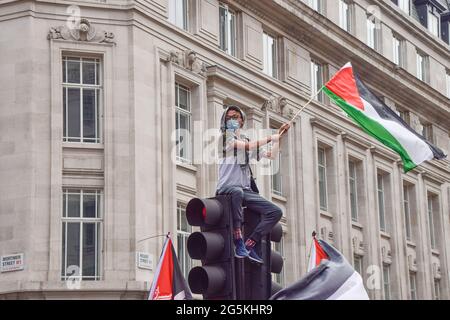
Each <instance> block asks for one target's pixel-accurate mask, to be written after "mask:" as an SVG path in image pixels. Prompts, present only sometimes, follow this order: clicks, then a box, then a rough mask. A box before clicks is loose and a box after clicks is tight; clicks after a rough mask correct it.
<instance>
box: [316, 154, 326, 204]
mask: <svg viewBox="0 0 450 320" xmlns="http://www.w3.org/2000/svg"><path fill="white" fill-rule="evenodd" d="M321 152H323V163H321V161H320V158H321V157H320V153H321ZM317 170H318V171H317V181H318V184H319V206H320V210H324V211H328V177H327V150H326V149H325V148H324V147H322V146H318V148H317ZM321 172H322V176H323V177H324V181H323V182H322V185H323V189H322V188H321ZM322 198H323V199H324V201H325V203H322Z"/></svg>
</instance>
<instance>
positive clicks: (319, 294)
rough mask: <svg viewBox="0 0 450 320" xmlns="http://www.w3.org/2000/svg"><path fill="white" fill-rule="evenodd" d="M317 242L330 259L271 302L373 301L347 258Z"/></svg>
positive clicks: (325, 260) (279, 293) (326, 245)
mask: <svg viewBox="0 0 450 320" xmlns="http://www.w3.org/2000/svg"><path fill="white" fill-rule="evenodd" d="M314 240H315V241H314V246H318V247H317V248H316V249H318V248H319V247H320V250H319V251H320V252H323V254H324V255H325V256H326V257H327V258H326V259H322V260H321V261H320V263H319V265H318V266H315V267H314V268H313V269H312V270H311V271H309V272H308V273H307V274H306V275H305V276H304V277H303V278H301V279H300V280H299V281H297V282H296V283H294V284H293V285H291V286H289V287H287V288H285V289H282V290H281V291H278V292H277V293H276V294H274V295H273V296H272V297H271V298H270V300H369V296H368V295H367V291H366V289H365V288H364V285H363V279H362V278H361V275H360V274H359V273H358V272H356V271H355V269H353V267H352V266H351V265H350V264H349V263H348V261H347V260H346V259H345V257H344V256H343V255H342V254H341V253H340V252H339V251H337V250H336V249H335V248H334V247H332V246H331V245H329V244H328V243H327V242H325V241H323V240H316V239H314ZM319 251H316V252H319ZM316 257H319V256H316Z"/></svg>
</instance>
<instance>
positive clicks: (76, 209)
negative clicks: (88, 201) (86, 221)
mask: <svg viewBox="0 0 450 320" xmlns="http://www.w3.org/2000/svg"><path fill="white" fill-rule="evenodd" d="M67 198H68V203H67V207H68V208H67V211H68V215H67V216H68V217H69V218H78V217H80V195H79V194H69V195H67Z"/></svg>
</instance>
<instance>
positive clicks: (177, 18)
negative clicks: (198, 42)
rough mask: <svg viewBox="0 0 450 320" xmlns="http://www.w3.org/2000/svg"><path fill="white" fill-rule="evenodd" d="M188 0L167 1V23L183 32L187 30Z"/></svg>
mask: <svg viewBox="0 0 450 320" xmlns="http://www.w3.org/2000/svg"><path fill="white" fill-rule="evenodd" d="M188 2H189V1H188V0H169V4H168V11H169V22H170V23H172V24H173V25H175V26H177V27H178V28H181V29H183V30H186V31H187V30H188V12H189V11H188V10H189V7H188Z"/></svg>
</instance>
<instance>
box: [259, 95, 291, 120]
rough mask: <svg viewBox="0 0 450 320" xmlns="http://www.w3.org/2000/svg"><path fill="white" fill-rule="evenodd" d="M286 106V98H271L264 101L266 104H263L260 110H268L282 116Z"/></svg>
mask: <svg viewBox="0 0 450 320" xmlns="http://www.w3.org/2000/svg"><path fill="white" fill-rule="evenodd" d="M287 105H288V102H287V99H286V98H283V97H275V96H272V97H270V98H269V100H266V102H264V104H263V106H262V108H261V110H262V111H266V110H269V111H273V112H275V113H279V114H282V115H283V113H284V111H285V109H286V106H287Z"/></svg>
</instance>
